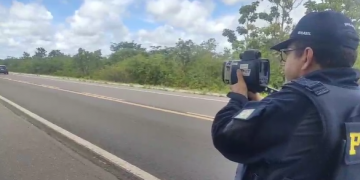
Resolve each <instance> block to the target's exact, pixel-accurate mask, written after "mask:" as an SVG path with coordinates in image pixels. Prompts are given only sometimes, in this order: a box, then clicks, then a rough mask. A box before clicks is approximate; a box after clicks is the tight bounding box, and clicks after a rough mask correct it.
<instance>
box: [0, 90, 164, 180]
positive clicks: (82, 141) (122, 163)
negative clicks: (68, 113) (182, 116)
mask: <svg viewBox="0 0 360 180" xmlns="http://www.w3.org/2000/svg"><path fill="white" fill-rule="evenodd" d="M0 99H1V100H3V101H5V102H7V103H9V104H10V105H11V106H13V107H15V108H16V109H18V110H20V111H22V112H23V113H25V114H27V115H28V116H30V117H31V118H33V119H35V120H37V121H39V122H40V123H42V124H44V125H45V126H47V127H49V128H51V129H53V130H55V131H57V132H58V133H61V134H62V135H64V136H66V137H67V138H69V139H71V140H73V141H75V142H76V143H78V144H80V145H81V146H84V147H86V148H88V149H89V150H91V151H92V152H94V153H96V154H98V155H99V156H102V157H103V158H106V159H107V160H109V161H111V162H112V163H114V164H116V165H118V166H119V167H121V168H123V169H125V170H126V171H128V172H130V173H132V174H134V175H135V176H137V177H139V178H141V179H144V180H160V179H159V178H157V177H155V176H153V175H151V174H149V173H147V172H145V171H144V170H142V169H140V168H138V167H136V166H134V165H132V164H130V163H129V162H127V161H125V160H123V159H121V158H119V157H117V156H115V155H113V154H111V153H109V152H107V151H105V150H104V149H101V148H100V147H98V146H96V145H94V144H92V143H90V142H89V141H86V140H85V139H82V138H81V137H79V136H76V135H75V134H72V133H71V132H69V131H67V130H65V129H63V128H61V127H59V126H57V125H55V124H53V123H51V122H50V121H48V120H46V119H44V118H42V117H40V116H38V115H37V114H35V113H33V112H31V111H29V110H27V109H25V108H23V107H21V106H20V105H18V104H16V103H14V102H12V101H10V100H9V99H6V98H5V97H3V96H0Z"/></svg>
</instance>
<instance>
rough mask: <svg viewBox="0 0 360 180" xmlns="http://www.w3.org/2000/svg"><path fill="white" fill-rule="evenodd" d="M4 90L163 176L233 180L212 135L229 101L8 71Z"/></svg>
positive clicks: (0, 80)
mask: <svg viewBox="0 0 360 180" xmlns="http://www.w3.org/2000/svg"><path fill="white" fill-rule="evenodd" d="M0 86H1V88H0V94H1V95H2V96H4V97H6V98H8V99H10V100H11V101H14V102H15V103H17V104H19V105H20V106H23V107H24V108H26V109H28V110H30V111H32V112H34V113H36V114H38V115H40V116H42V117H43V118H45V119H47V120H49V121H51V122H53V123H54V124H56V125H58V126H60V127H62V128H64V129H66V130H68V131H70V132H72V133H74V134H76V135H78V136H80V137H82V138H83V139H86V140H88V141H90V142H91V143H93V144H95V145H97V146H100V147H101V148H103V149H105V150H107V151H108V152H110V153H112V154H114V155H116V156H118V157H120V158H122V159H124V160H126V161H128V162H130V163H132V164H133V165H135V166H137V167H139V168H141V169H142V170H144V171H146V172H148V173H150V174H152V175H154V176H156V177H158V178H160V179H173V180H226V179H233V177H234V174H235V168H236V164H235V163H232V162H229V161H228V160H226V159H225V158H224V157H222V156H221V155H220V154H219V153H218V152H217V151H216V149H215V148H214V147H213V145H212V142H211V137H210V128H211V119H212V118H211V117H212V116H214V115H215V113H216V111H218V110H219V109H220V108H221V107H223V106H224V104H225V103H226V102H227V101H228V100H227V99H226V98H220V97H211V96H200V95H189V94H183V93H170V92H163V91H156V90H145V89H136V88H130V87H117V86H116V87H115V86H107V85H95V84H89V83H79V82H70V81H63V80H56V79H49V78H43V77H36V76H20V75H8V76H0Z"/></svg>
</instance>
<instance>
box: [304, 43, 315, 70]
mask: <svg viewBox="0 0 360 180" xmlns="http://www.w3.org/2000/svg"><path fill="white" fill-rule="evenodd" d="M302 60H303V66H302V67H301V70H303V71H306V70H309V69H311V68H312V66H313V63H315V61H314V51H313V49H311V48H310V47H306V48H305V49H304V52H303V57H302Z"/></svg>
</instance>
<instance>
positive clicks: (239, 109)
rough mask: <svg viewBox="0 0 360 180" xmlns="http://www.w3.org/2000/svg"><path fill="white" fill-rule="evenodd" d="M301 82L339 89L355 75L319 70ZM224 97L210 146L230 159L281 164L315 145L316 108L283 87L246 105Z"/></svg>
mask: <svg viewBox="0 0 360 180" xmlns="http://www.w3.org/2000/svg"><path fill="white" fill-rule="evenodd" d="M306 78H309V79H312V80H318V81H321V82H323V83H328V84H334V85H340V86H342V85H356V80H357V79H358V74H357V73H356V72H355V71H354V70H353V69H351V68H348V69H341V70H336V69H335V70H320V71H316V72H313V73H310V74H309V75H307V76H306ZM228 97H229V98H230V101H229V103H228V104H227V105H226V106H225V107H224V108H222V109H221V110H220V111H219V112H218V113H217V114H216V116H215V119H214V122H213V125H212V138H213V143H214V146H215V147H216V148H217V149H218V150H219V151H220V152H221V154H223V155H224V156H225V157H226V158H227V159H229V160H231V161H234V162H237V163H242V164H249V163H252V162H257V161H260V160H265V161H267V162H272V161H273V162H278V161H281V162H282V164H284V166H286V163H291V162H295V161H297V160H299V159H301V158H302V157H303V156H304V155H305V154H306V153H308V152H309V151H310V150H311V149H312V148H313V147H315V146H316V145H317V143H318V142H319V141H320V135H321V134H322V125H321V120H320V117H319V115H318V113H317V111H316V109H315V106H314V105H313V104H312V103H311V101H310V100H309V99H307V98H306V97H305V96H304V95H302V94H299V93H298V92H296V91H294V90H292V89H289V88H283V89H281V90H280V91H279V92H276V93H273V94H271V95H269V96H267V97H266V98H264V99H263V100H262V101H248V100H247V98H246V97H245V96H243V95H240V94H236V93H229V94H228ZM236 116H237V118H234V117H236ZM305 116H307V117H305ZM284 143H286V144H287V146H285V147H286V148H284V146H283V145H284Z"/></svg>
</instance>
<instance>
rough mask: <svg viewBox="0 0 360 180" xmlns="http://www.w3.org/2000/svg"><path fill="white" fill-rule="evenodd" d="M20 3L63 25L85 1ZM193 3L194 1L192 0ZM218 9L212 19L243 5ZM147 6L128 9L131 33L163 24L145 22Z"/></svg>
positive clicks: (5, 0)
mask: <svg viewBox="0 0 360 180" xmlns="http://www.w3.org/2000/svg"><path fill="white" fill-rule="evenodd" d="M12 1H13V0H2V3H0V4H2V5H4V6H5V7H10V6H11V3H12ZM17 1H18V2H23V3H31V2H40V3H41V4H43V5H44V6H45V7H46V8H47V9H48V10H49V11H50V12H51V13H52V15H53V17H54V19H53V23H54V24H61V23H64V22H65V20H66V18H67V17H69V16H72V15H73V14H74V12H75V11H76V10H77V9H79V8H80V6H81V4H82V3H83V0H17ZM191 1H193V0H191ZM214 3H215V4H216V8H215V9H214V11H213V13H212V17H213V18H216V17H220V16H222V15H226V14H229V13H234V12H237V11H238V9H239V7H240V6H241V5H242V3H235V4H233V5H226V4H224V3H223V2H221V1H220V0H217V1H214ZM144 6H145V5H144V4H141V2H140V3H135V4H133V5H131V6H130V7H129V8H128V11H130V12H134V13H132V14H131V15H130V16H129V17H127V18H124V19H123V22H124V24H126V25H127V27H128V28H129V29H130V30H131V31H135V30H139V29H153V28H156V27H157V26H159V25H162V24H163V23H149V22H146V21H144V20H143V17H145V16H146V13H145V7H144Z"/></svg>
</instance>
